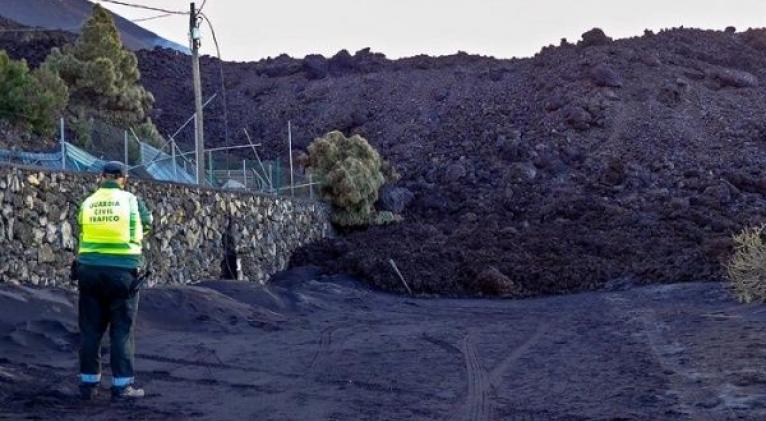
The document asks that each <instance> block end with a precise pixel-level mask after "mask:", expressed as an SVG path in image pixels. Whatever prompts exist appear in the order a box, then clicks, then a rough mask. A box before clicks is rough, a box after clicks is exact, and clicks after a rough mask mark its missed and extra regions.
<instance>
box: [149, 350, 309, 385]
mask: <svg viewBox="0 0 766 421" xmlns="http://www.w3.org/2000/svg"><path fill="white" fill-rule="evenodd" d="M136 358H139V359H144V360H149V361H156V362H160V363H167V364H175V365H179V366H182V367H198V368H204V369H212V368H217V369H224V370H236V371H245V372H249V373H266V374H271V375H274V376H281V377H286V378H291V379H296V378H301V377H302V375H300V374H293V373H282V372H278V371H273V370H266V369H261V368H253V367H245V366H240V365H233V364H225V363H211V362H205V361H190V360H184V359H180V358H170V357H163V356H160V355H152V354H140V353H139V354H136Z"/></svg>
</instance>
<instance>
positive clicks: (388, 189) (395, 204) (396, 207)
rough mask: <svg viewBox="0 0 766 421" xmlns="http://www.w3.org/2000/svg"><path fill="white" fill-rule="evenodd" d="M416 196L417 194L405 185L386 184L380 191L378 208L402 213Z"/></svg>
mask: <svg viewBox="0 0 766 421" xmlns="http://www.w3.org/2000/svg"><path fill="white" fill-rule="evenodd" d="M414 198H415V194H414V193H412V192H411V191H410V190H409V189H407V188H405V187H392V186H384V187H383V188H382V189H381V191H380V199H379V201H378V209H380V210H383V211H390V212H393V213H401V212H402V211H403V210H404V209H405V208H406V207H407V205H409V204H410V203H411V202H412V200H413V199H414Z"/></svg>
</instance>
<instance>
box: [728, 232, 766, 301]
mask: <svg viewBox="0 0 766 421" xmlns="http://www.w3.org/2000/svg"><path fill="white" fill-rule="evenodd" d="M764 228H766V226H764V225H761V226H759V227H755V228H747V229H745V230H743V231H742V232H740V233H739V234H736V235H734V237H733V238H732V240H733V241H734V256H732V258H731V260H730V261H729V263H728V264H727V265H726V269H727V272H728V275H729V280H730V281H731V288H732V291H733V292H734V295H736V297H737V299H739V301H740V302H743V303H752V302H761V303H762V302H766V244H764V242H763V231H764Z"/></svg>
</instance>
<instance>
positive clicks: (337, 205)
mask: <svg viewBox="0 0 766 421" xmlns="http://www.w3.org/2000/svg"><path fill="white" fill-rule="evenodd" d="M308 154H309V163H308V167H309V168H310V170H311V171H312V173H314V174H315V175H317V176H318V177H319V179H320V180H323V183H322V186H321V189H320V195H321V197H322V199H323V200H326V201H327V202H330V203H331V204H332V206H333V222H334V223H336V224H338V225H341V226H365V225H370V224H373V225H380V224H385V223H390V222H395V221H397V220H400V218H399V217H397V216H395V215H393V214H391V213H390V212H376V211H375V208H374V206H373V205H374V203H375V202H376V201H377V200H378V190H379V189H380V187H381V186H382V185H383V183H385V182H386V177H385V176H384V174H383V170H382V168H383V165H384V164H383V160H382V159H381V158H380V155H379V154H378V152H377V151H375V149H373V148H372V146H370V144H369V143H367V140H365V139H364V138H362V137H361V136H359V135H354V136H352V137H346V136H344V135H343V133H341V132H338V131H333V132H330V133H328V134H327V135H325V136H324V137H322V138H318V139H316V140H314V142H312V143H311V145H310V146H309V147H308Z"/></svg>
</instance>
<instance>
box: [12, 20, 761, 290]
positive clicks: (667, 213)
mask: <svg viewBox="0 0 766 421" xmlns="http://www.w3.org/2000/svg"><path fill="white" fill-rule="evenodd" d="M763 33H764V32H763V30H750V31H747V32H743V33H734V34H732V33H724V32H722V31H702V30H693V29H674V30H664V31H661V32H659V33H657V34H651V35H647V36H642V37H636V38H631V39H625V40H616V41H611V40H609V38H608V37H606V36H605V35H603V33H602V32H600V31H596V32H592V33H589V34H588V35H587V36H585V37H584V40H583V41H582V42H580V43H579V44H578V45H577V46H570V45H566V46H564V47H560V48H558V47H554V48H546V49H545V50H544V51H541V52H540V53H538V54H537V55H536V56H535V57H533V58H529V59H521V60H519V59H514V60H497V59H494V58H490V57H482V56H476V55H468V54H465V53H462V54H455V55H452V56H445V57H427V56H417V57H412V58H407V59H401V60H388V59H386V58H385V57H383V56H381V55H379V54H375V53H371V52H370V51H367V50H362V51H360V52H357V53H355V54H354V55H352V54H350V53H348V52H341V53H338V54H337V55H335V56H334V57H331V58H329V59H324V60H322V59H321V58H320V57H316V56H312V57H308V58H307V59H302V60H301V59H294V58H290V57H287V56H282V57H279V58H276V59H271V60H262V61H259V62H255V63H223V69H224V74H225V78H226V84H225V85H226V87H227V98H228V120H229V121H230V130H229V132H230V133H231V138H230V139H229V142H230V144H233V143H235V142H236V143H240V144H241V143H246V142H247V140H246V138H244V135H242V128H247V129H248V132H250V134H251V135H252V136H253V137H254V138H256V139H258V141H260V142H261V143H263V147H262V149H259V153H261V157H262V158H263V159H281V160H283V162H285V161H286V159H287V156H288V148H287V142H286V140H285V131H286V126H287V121H288V120H289V121H291V122H292V127H293V146H294V147H296V148H300V149H304V150H305V148H306V146H307V145H308V144H309V143H310V142H311V141H312V139H313V138H314V137H316V136H320V135H322V134H324V133H326V132H328V131H330V130H333V129H339V128H340V129H343V130H345V131H347V132H349V133H351V132H353V133H360V134H362V135H364V136H365V137H366V138H367V139H368V140H369V141H370V143H371V144H372V145H373V146H375V147H376V148H377V149H378V150H379V151H380V153H381V155H382V156H383V157H384V158H385V159H386V160H388V161H390V162H391V163H393V164H394V165H395V166H396V167H397V170H398V172H399V173H400V174H402V179H401V180H400V181H399V183H398V184H397V186H399V187H405V188H407V189H409V190H410V191H411V193H412V194H413V195H414V198H413V199H412V201H411V202H410V203H409V204H408V205H407V206H406V207H404V210H403V211H402V212H403V215H404V217H405V221H404V222H403V223H401V224H396V225H391V226H385V227H373V228H370V229H368V230H362V231H355V232H351V233H347V234H345V235H344V236H342V237H340V238H337V239H329V240H326V241H323V242H321V243H319V244H315V245H310V246H307V247H305V248H304V249H303V250H301V251H300V252H299V253H297V254H296V255H295V258H294V261H293V264H306V263H309V264H316V265H320V266H323V267H324V268H325V269H326V270H328V271H338V272H346V273H351V274H353V275H356V276H358V277H360V278H361V279H365V280H367V281H368V282H370V283H372V284H374V285H376V286H378V287H381V288H385V289H390V290H398V288H400V285H401V281H400V280H399V278H398V277H397V275H396V274H395V273H394V272H393V271H392V269H391V266H390V264H389V263H388V260H389V259H394V260H395V261H396V264H397V266H398V267H399V269H400V270H401V272H402V274H403V275H404V276H405V277H406V278H407V280H408V281H411V283H412V285H411V287H412V288H413V289H414V290H415V291H417V292H425V293H443V294H477V293H480V292H482V288H483V287H481V286H480V285H486V284H492V282H496V281H498V280H500V281H502V282H501V283H504V282H506V281H505V279H504V278H502V277H500V276H497V274H498V273H499V274H502V275H503V276H505V277H507V278H508V279H509V280H510V281H512V285H513V288H516V287H518V289H519V290H523V291H525V293H528V294H548V293H561V292H567V291H579V290H585V289H592V288H598V287H601V286H603V285H605V284H607V283H608V282H610V281H614V280H615V279H625V278H630V279H636V280H638V281H637V282H638V283H648V282H677V281H699V280H720V279H722V278H723V276H724V269H723V266H722V264H721V263H722V262H723V260H724V259H725V258H726V256H727V253H728V251H729V249H728V248H727V247H728V245H729V244H730V241H728V239H729V237H730V235H731V233H732V232H733V231H736V230H738V229H740V228H741V227H744V226H748V225H751V224H756V223H760V222H766V181H764V180H766V174H764V168H766V153H765V151H764V139H766V120H764V118H763V116H764V115H766V88H764V86H763V84H761V83H759V82H758V81H761V80H764V78H765V77H766V55H764V54H763V51H766V50H764V49H766V47H765V46H766V37H764V35H763ZM3 39H4V38H2V37H0V42H2V40H3ZM14 42H15V41H14ZM48 43H49V41H47V40H37V41H35V40H30V41H29V42H28V43H24V44H20V45H24V47H25V48H24V49H18V47H16V48H17V49H16V54H20V55H23V54H24V53H25V51H28V52H29V54H30V57H31V56H33V55H34V56H39V54H40V52H41V51H43V50H44V49H45V48H47V46H48V45H49V44H48ZM3 45H5V46H9V47H10V45H9V43H8V42H5V44H3ZM138 57H139V66H140V69H141V73H142V82H143V83H144V84H145V86H146V87H147V88H148V89H149V90H150V91H152V92H153V93H154V96H155V98H156V99H157V102H156V114H155V115H154V120H155V122H156V123H157V124H158V125H159V127H160V131H161V132H163V133H172V132H174V131H175V130H176V129H177V128H178V127H179V126H180V125H181V124H182V123H183V122H184V121H186V119H187V118H188V117H189V115H190V114H191V111H192V104H193V97H192V89H191V77H190V73H191V68H190V63H189V60H188V57H185V56H183V55H180V54H177V53H176V52H173V51H170V50H157V51H153V52H149V51H140V52H139V53H138ZM324 61H326V64H327V66H326V70H327V71H326V73H325V64H324ZM598 65H602V66H604V67H606V68H609V69H611V71H613V72H614V74H616V75H618V78H617V79H616V80H615V79H614V78H611V76H610V77H608V78H604V79H606V82H608V83H603V84H601V85H603V86H601V85H600V84H597V83H594V81H593V80H592V78H591V75H590V71H591V69H593V68H594V66H598ZM202 73H203V84H204V86H203V90H204V93H205V96H206V97H208V96H210V95H212V94H213V93H215V92H218V91H220V89H221V81H220V75H219V62H218V61H217V60H216V59H214V58H211V57H203V59H202ZM617 82H619V84H618V83H617ZM618 86H619V88H618ZM217 98H218V99H216V100H215V101H213V102H212V103H210V105H209V106H208V108H206V114H205V130H206V132H207V137H206V138H207V139H208V142H209V145H210V146H224V145H226V140H225V130H224V125H223V107H222V106H221V103H220V98H221V97H220V95H219V96H218V97H217ZM160 111H161V112H160ZM177 140H178V141H179V142H180V144H181V145H182V146H183V147H184V148H185V150H186V149H191V148H192V145H193V136H192V133H191V130H186V131H183V132H181V133H180V134H179V136H178V138H177ZM249 153H251V152H248V151H247V150H242V151H241V158H249V159H252V156H251V155H248V154H249ZM394 204H396V202H395V201H394ZM493 268H494V269H493ZM495 269H496V271H495ZM480 275H481V277H480V278H477V277H479V276H480ZM477 279H479V281H478V282H477ZM509 285H510V284H509Z"/></svg>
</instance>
